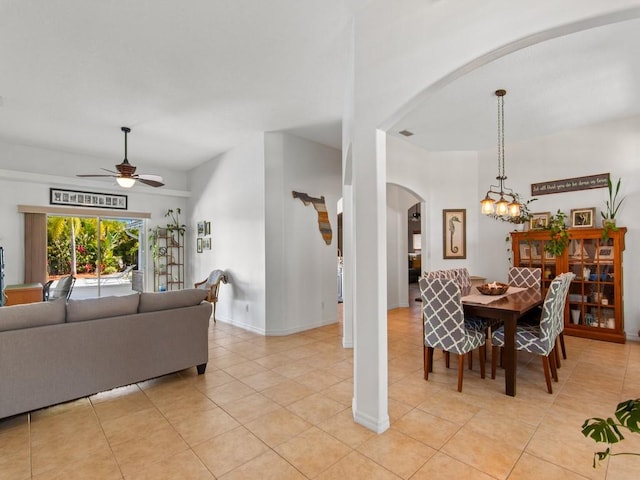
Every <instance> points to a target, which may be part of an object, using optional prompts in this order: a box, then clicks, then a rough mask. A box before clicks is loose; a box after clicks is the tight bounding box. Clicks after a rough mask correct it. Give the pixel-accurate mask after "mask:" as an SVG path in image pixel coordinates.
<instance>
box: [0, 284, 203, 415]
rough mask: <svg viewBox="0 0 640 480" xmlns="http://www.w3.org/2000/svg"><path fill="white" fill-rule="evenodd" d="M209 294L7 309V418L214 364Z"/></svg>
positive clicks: (1, 349)
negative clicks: (210, 357)
mask: <svg viewBox="0 0 640 480" xmlns="http://www.w3.org/2000/svg"><path fill="white" fill-rule="evenodd" d="M206 295H207V292H206V290H198V289H188V290H181V291H175V292H162V293H147V292H145V293H140V294H139V293H135V294H132V295H126V296H121V297H103V298H93V299H85V300H69V302H68V303H66V302H65V300H64V299H60V300H57V301H54V302H42V303H32V304H28V305H15V306H11V307H2V308H0V418H4V417H8V416H11V415H16V414H18V413H23V412H28V411H31V410H35V409H38V408H42V407H46V406H49V405H54V404H56V403H61V402H65V401H68V400H73V399H76V398H80V397H84V396H87V395H91V394H94V393H97V392H101V391H105V390H110V389H112V388H115V387H119V386H123V385H129V384H131V383H136V382H139V381H142V380H146V379H149V378H153V377H158V376H160V375H165V374H167V373H172V372H176V371H178V370H183V369H185V368H189V367H193V366H196V367H197V369H198V373H200V374H202V373H204V370H205V368H206V366H207V360H208V328H209V318H210V317H211V304H210V303H207V302H203V300H204V299H205V297H206Z"/></svg>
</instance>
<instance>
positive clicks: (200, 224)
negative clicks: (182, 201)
mask: <svg viewBox="0 0 640 480" xmlns="http://www.w3.org/2000/svg"><path fill="white" fill-rule="evenodd" d="M203 235H204V222H198V236H199V237H202V236H203Z"/></svg>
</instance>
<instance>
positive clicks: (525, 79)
mask: <svg viewBox="0 0 640 480" xmlns="http://www.w3.org/2000/svg"><path fill="white" fill-rule="evenodd" d="M499 88H504V89H506V90H507V95H506V97H505V103H504V123H505V142H507V143H509V142H513V141H519V140H526V139H530V138H535V137H539V136H542V135H548V134H552V133H556V132H559V131H563V130H570V129H574V128H579V127H584V126H586V125H592V124H597V123H601V122H607V121H611V120H615V119H621V118H628V117H634V116H638V115H640V20H628V21H625V22H621V23H616V24H612V25H607V26H604V27H598V28H593V29H591V30H587V31H584V32H579V33H575V34H572V35H567V36H564V37H560V38H557V39H553V40H548V41H546V42H542V43H539V44H537V45H534V46H531V47H528V48H525V49H522V50H519V51H517V52H515V53H512V54H510V55H507V56H505V57H502V58H500V59H498V60H496V61H493V62H491V63H489V64H487V65H485V66H483V67H481V68H479V69H477V70H475V71H473V72H471V73H470V74H467V75H465V76H463V77H461V78H460V79H458V80H455V81H454V82H452V83H450V84H448V85H447V86H445V87H444V88H442V89H441V90H439V91H437V92H435V93H433V94H432V95H429V96H428V97H427V98H425V100H424V101H422V102H421V103H420V104H419V105H416V106H415V108H414V109H413V110H412V111H411V112H410V113H408V114H407V115H405V116H404V117H403V118H401V119H400V120H399V121H398V122H397V123H396V124H395V125H394V126H393V127H392V128H391V131H390V133H391V134H392V135H395V136H398V137H400V138H403V139H406V140H407V141H409V142H411V143H414V144H416V145H419V146H421V147H423V148H425V149H427V150H430V151H450V150H453V151H456V150H458V151H459V150H483V149H486V148H494V147H495V146H496V144H497V99H496V96H495V93H494V92H495V91H496V90H497V89H499ZM405 129H406V130H409V131H411V132H413V133H414V135H413V136H411V137H404V136H402V135H399V134H398V132H400V131H402V130H405Z"/></svg>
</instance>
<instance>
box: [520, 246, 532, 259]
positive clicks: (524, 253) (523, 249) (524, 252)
mask: <svg viewBox="0 0 640 480" xmlns="http://www.w3.org/2000/svg"><path fill="white" fill-rule="evenodd" d="M520 260H531V245H529V244H528V243H521V244H520Z"/></svg>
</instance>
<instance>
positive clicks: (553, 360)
mask: <svg viewBox="0 0 640 480" xmlns="http://www.w3.org/2000/svg"><path fill="white" fill-rule="evenodd" d="M557 358H558V349H557V348H555V347H554V349H553V350H552V351H551V353H550V354H549V366H550V367H551V376H552V377H553V381H554V382H557V381H558V366H557V365H556V359H557Z"/></svg>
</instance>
